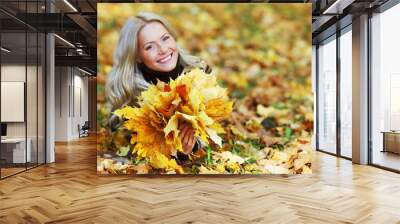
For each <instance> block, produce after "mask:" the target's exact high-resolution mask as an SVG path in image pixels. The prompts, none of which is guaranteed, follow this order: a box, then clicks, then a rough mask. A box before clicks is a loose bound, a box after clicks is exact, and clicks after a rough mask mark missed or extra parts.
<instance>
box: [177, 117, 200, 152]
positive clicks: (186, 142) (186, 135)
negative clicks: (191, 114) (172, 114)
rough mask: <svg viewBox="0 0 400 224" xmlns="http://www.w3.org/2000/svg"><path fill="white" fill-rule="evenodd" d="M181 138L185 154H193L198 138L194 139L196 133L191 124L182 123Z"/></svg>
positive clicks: (180, 128)
mask: <svg viewBox="0 0 400 224" xmlns="http://www.w3.org/2000/svg"><path fill="white" fill-rule="evenodd" d="M179 130H180V132H179V137H180V139H181V142H182V147H183V153H184V154H186V155H188V154H190V153H191V152H192V149H193V147H194V144H195V143H196V138H195V137H194V131H193V128H192V126H191V125H190V124H188V123H182V124H180V125H179Z"/></svg>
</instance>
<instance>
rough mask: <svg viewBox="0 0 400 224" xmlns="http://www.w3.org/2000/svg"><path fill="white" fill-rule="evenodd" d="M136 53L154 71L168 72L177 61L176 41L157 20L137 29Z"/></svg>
mask: <svg viewBox="0 0 400 224" xmlns="http://www.w3.org/2000/svg"><path fill="white" fill-rule="evenodd" d="M138 53H139V58H140V60H141V61H142V62H143V63H144V64H145V65H146V66H147V67H148V68H150V69H153V70H155V71H161V72H169V71H171V70H173V69H174V68H175V66H176V63H177V61H178V51H177V46H176V41H175V39H174V38H173V37H172V35H171V34H170V33H169V32H168V30H167V29H166V28H165V27H164V26H163V25H162V24H161V23H159V22H150V23H148V24H146V25H144V26H143V27H142V29H141V30H140V31H139V33H138Z"/></svg>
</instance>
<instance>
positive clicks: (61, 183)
mask: <svg viewBox="0 0 400 224" xmlns="http://www.w3.org/2000/svg"><path fill="white" fill-rule="evenodd" d="M95 147H96V146H95V139H94V138H93V137H91V138H85V139H84V140H81V141H76V142H71V143H69V144H58V145H57V149H56V152H57V153H56V158H57V162H56V163H55V164H51V165H47V166H42V167H39V168H36V169H33V170H30V171H28V172H26V173H22V174H19V175H17V176H14V177H10V178H8V179H5V180H2V181H0V223H12V224H13V223H118V224H122V223H307V224H308V223H373V224H376V223H384V224H386V223H400V175H398V174H395V173H391V172H387V171H384V170H380V169H377V168H374V167H369V166H359V165H352V164H351V162H350V161H347V160H343V159H338V158H335V157H333V156H330V155H326V154H323V153H318V152H317V153H316V155H315V162H314V164H313V170H314V174H313V175H299V176H291V177H282V176H228V177H226V176H224V177H221V176H219V177H215V176H214V177H210V176H205V177H204V176H203V177H131V176H119V177H98V176H97V175H96V164H95V163H96V149H95Z"/></svg>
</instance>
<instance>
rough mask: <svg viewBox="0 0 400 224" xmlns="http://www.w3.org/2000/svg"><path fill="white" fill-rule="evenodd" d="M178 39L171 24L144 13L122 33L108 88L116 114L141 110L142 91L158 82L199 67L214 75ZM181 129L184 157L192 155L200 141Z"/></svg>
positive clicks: (187, 127)
mask: <svg viewBox="0 0 400 224" xmlns="http://www.w3.org/2000/svg"><path fill="white" fill-rule="evenodd" d="M176 39H177V35H176V32H175V31H174V30H173V29H172V27H171V26H170V24H169V23H168V22H167V21H166V20H165V19H164V18H162V17H161V16H159V15H157V14H154V13H149V12H141V13H139V14H138V15H137V16H136V17H134V18H130V19H128V20H127V22H126V23H125V24H124V26H123V28H122V30H121V33H120V38H119V41H118V46H117V48H116V51H115V55H114V67H113V69H112V71H111V72H110V74H109V75H108V80H107V84H106V93H107V99H108V101H109V102H110V104H111V106H112V110H115V109H118V108H121V107H123V106H126V105H131V106H137V104H136V100H137V97H138V96H139V95H140V93H141V91H143V90H145V89H146V88H147V87H148V85H149V84H156V83H157V80H161V81H164V82H168V80H169V79H170V78H172V79H175V78H176V77H178V76H179V75H180V74H182V73H183V72H184V71H185V70H190V69H192V68H195V67H198V68H201V69H203V70H204V71H205V72H207V73H210V72H211V69H210V68H209V67H208V66H207V65H206V64H205V63H204V62H203V61H202V60H200V59H199V58H198V57H195V56H192V55H189V54H187V53H186V52H185V51H184V50H183V49H181V48H180V47H179V46H178V45H177V43H176ZM115 119H116V117H112V118H111V123H114V124H115V123H116V122H115ZM111 126H113V125H111ZM179 129H180V138H181V141H182V145H183V150H184V154H186V155H188V154H190V153H191V152H192V150H193V149H194V148H197V146H196V145H197V144H196V142H198V140H197V139H196V138H195V137H194V132H193V129H192V127H191V126H190V125H189V124H185V123H184V124H181V125H180V127H179ZM198 144H200V142H198Z"/></svg>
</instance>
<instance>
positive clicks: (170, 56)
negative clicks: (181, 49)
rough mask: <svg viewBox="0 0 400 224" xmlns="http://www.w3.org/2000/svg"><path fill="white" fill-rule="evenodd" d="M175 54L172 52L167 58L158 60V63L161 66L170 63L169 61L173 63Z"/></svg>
mask: <svg viewBox="0 0 400 224" xmlns="http://www.w3.org/2000/svg"><path fill="white" fill-rule="evenodd" d="M173 54H174V53H173V52H171V53H169V54H168V55H167V56H165V57H162V58H161V59H159V60H157V62H158V63H161V64H166V63H168V62H169V61H171V59H172V55H173Z"/></svg>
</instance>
